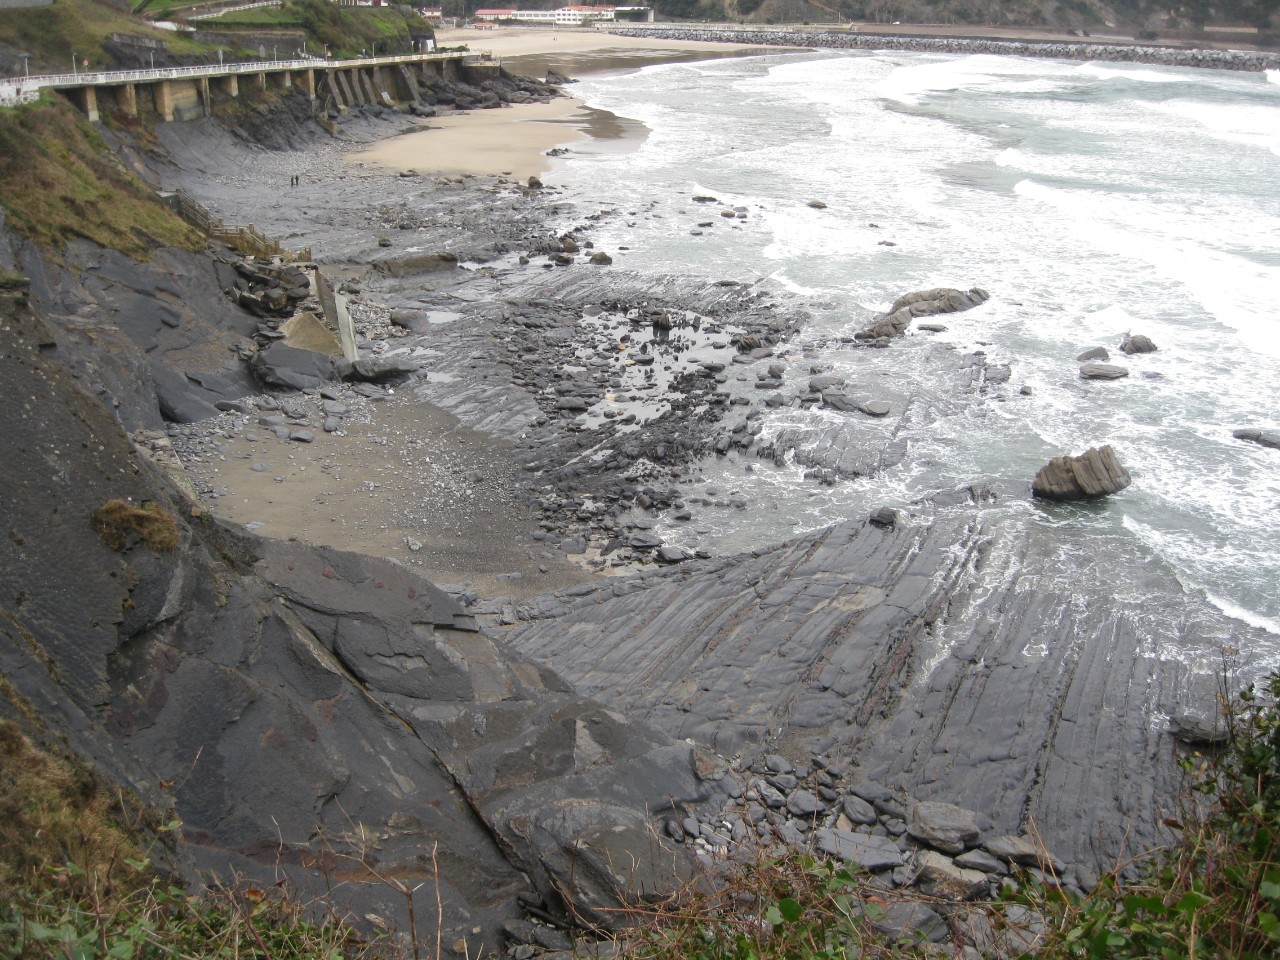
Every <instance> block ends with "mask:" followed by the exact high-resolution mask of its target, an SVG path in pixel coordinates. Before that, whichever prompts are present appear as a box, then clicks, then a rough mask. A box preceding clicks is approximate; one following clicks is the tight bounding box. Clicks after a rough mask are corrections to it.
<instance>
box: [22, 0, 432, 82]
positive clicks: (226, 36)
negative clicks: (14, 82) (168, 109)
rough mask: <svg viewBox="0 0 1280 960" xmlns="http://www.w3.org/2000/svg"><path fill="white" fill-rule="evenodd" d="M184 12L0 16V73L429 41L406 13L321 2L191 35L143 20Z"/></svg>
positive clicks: (392, 49) (395, 47) (106, 1)
mask: <svg viewBox="0 0 1280 960" xmlns="http://www.w3.org/2000/svg"><path fill="white" fill-rule="evenodd" d="M187 6H189V5H166V6H164V7H160V8H155V7H149V8H147V9H145V10H142V12H141V13H134V12H132V11H131V9H130V7H129V5H128V4H125V3H117V2H113V0H55V2H54V3H51V4H50V5H48V6H44V7H32V8H28V9H17V10H5V11H4V13H3V15H0V71H3V72H4V73H5V74H8V75H10V76H17V75H21V74H22V72H23V70H24V69H26V70H27V72H29V73H33V74H35V73H59V72H63V73H65V72H68V71H70V69H71V67H72V63H73V62H75V63H76V64H77V65H78V66H79V67H80V68H85V67H86V66H87V67H88V68H90V69H128V68H133V67H140V66H151V65H153V64H154V65H155V66H177V65H182V64H194V63H216V62H217V60H218V55H219V50H221V51H222V55H223V57H224V58H227V59H256V58H259V57H260V56H262V55H264V53H269V52H270V50H269V49H268V45H269V44H270V43H271V38H273V37H278V38H279V40H280V50H281V53H282V55H283V53H284V51H285V49H288V50H289V51H292V50H293V49H294V48H296V47H300V46H301V45H302V42H303V41H304V40H305V41H306V44H307V47H308V48H309V49H311V50H314V51H317V52H319V51H321V50H323V49H324V48H325V46H326V45H327V46H328V47H329V51H330V53H331V54H332V55H333V56H335V57H346V56H358V55H359V54H360V51H361V50H362V49H373V48H374V45H375V44H376V45H377V46H376V49H377V50H378V51H379V52H384V53H408V52H410V51H411V50H413V49H415V46H416V44H417V43H418V42H419V41H421V40H424V39H427V38H429V37H430V36H431V35H432V32H431V27H430V25H429V24H428V23H427V22H426V20H424V19H423V18H422V17H420V16H418V15H416V14H415V13H413V12H412V11H411V10H410V8H408V7H339V6H337V5H336V4H331V3H326V2H325V0H288V2H287V3H285V4H284V6H282V7H277V8H259V9H256V10H248V11H240V12H238V13H235V14H230V15H227V16H225V17H222V18H217V19H211V20H202V21H199V22H198V28H199V29H198V30H196V31H195V32H194V33H183V32H175V31H172V30H164V29H160V28H158V27H156V26H154V25H153V24H152V23H151V21H150V20H149V19H147V18H148V17H156V16H160V15H163V16H165V17H170V18H172V19H175V20H179V21H180V20H181V19H182V13H183V10H184V9H186V8H187ZM133 9H134V10H141V9H142V8H141V6H135V7H134V8H133ZM286 44H287V48H286ZM24 55H26V56H25V61H26V62H25V65H24Z"/></svg>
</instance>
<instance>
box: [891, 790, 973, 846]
mask: <svg viewBox="0 0 1280 960" xmlns="http://www.w3.org/2000/svg"><path fill="white" fill-rule="evenodd" d="M907 833H909V834H910V835H911V836H912V837H914V838H915V839H916V840H919V841H920V842H921V843H923V844H925V845H926V846H929V847H934V848H935V849H938V850H942V851H943V852H945V853H963V852H964V849H965V847H967V846H969V845H970V844H972V843H973V842H975V841H976V840H977V839H978V835H979V830H978V816H977V814H975V813H974V812H973V811H972V810H965V809H964V808H963V807H957V806H955V805H954V804H950V803H938V802H936V801H933V800H924V801H921V802H920V803H917V804H916V805H915V806H914V807H912V809H911V820H910V821H909V822H908V823H907Z"/></svg>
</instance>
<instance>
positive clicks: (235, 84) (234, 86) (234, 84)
mask: <svg viewBox="0 0 1280 960" xmlns="http://www.w3.org/2000/svg"><path fill="white" fill-rule="evenodd" d="M222 89H223V90H224V91H226V94H227V96H229V97H238V96H240V76H239V74H235V73H229V74H227V75H226V76H225V77H223V78H222Z"/></svg>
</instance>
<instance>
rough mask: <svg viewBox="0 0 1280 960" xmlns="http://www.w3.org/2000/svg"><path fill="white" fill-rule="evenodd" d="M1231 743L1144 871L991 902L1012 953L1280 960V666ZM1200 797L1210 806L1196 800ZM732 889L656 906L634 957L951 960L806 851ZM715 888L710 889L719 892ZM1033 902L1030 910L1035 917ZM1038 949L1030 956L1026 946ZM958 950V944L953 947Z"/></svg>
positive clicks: (1239, 717) (1027, 882)
mask: <svg viewBox="0 0 1280 960" xmlns="http://www.w3.org/2000/svg"><path fill="white" fill-rule="evenodd" d="M1227 716H1228V721H1229V730H1230V741H1229V743H1228V745H1227V746H1226V747H1225V748H1223V749H1222V750H1221V751H1219V752H1217V753H1215V754H1213V755H1204V754H1199V753H1197V754H1193V755H1190V756H1188V757H1186V758H1184V760H1183V761H1182V765H1183V768H1184V770H1185V771H1186V772H1187V773H1188V775H1189V777H1190V780H1189V784H1190V796H1189V798H1188V807H1189V810H1188V814H1187V816H1186V817H1184V818H1183V819H1182V820H1180V821H1175V820H1170V821H1167V824H1168V826H1170V828H1171V829H1173V830H1175V831H1176V834H1177V837H1176V839H1175V841H1174V842H1173V843H1171V844H1170V845H1169V847H1168V848H1167V849H1164V850H1161V851H1157V852H1155V853H1154V854H1152V855H1151V857H1150V860H1149V862H1148V865H1147V868H1146V871H1145V875H1144V877H1143V879H1142V880H1140V881H1138V882H1133V883H1122V882H1121V881H1119V880H1118V879H1117V878H1116V876H1115V875H1110V876H1108V877H1106V878H1104V879H1103V880H1102V882H1101V883H1099V884H1098V886H1097V887H1096V888H1095V889H1094V890H1093V892H1092V893H1090V894H1089V895H1088V896H1086V897H1078V896H1071V895H1068V894H1065V893H1063V892H1061V891H1060V890H1057V889H1056V888H1054V887H1051V886H1049V885H1044V884H1040V883H1037V882H1036V881H1035V880H1034V879H1032V878H1031V877H1030V876H1027V875H1024V876H1021V877H1019V878H1018V884H1017V885H1016V886H1010V887H1008V888H1007V891H1006V896H1005V898H1004V899H1003V900H1001V901H999V902H996V903H992V904H986V905H980V904H970V905H967V906H968V907H971V908H972V909H975V910H985V911H986V912H987V913H988V916H989V918H990V920H991V926H992V929H994V930H997V931H1000V930H1002V929H1003V930H1005V931H1009V932H1017V928H1018V925H1017V923H1010V922H1009V918H1010V916H1014V917H1021V918H1023V920H1022V921H1021V922H1024V923H1025V918H1027V917H1033V918H1035V920H1036V922H1035V923H1034V929H1033V928H1032V926H1031V925H1027V927H1026V928H1025V929H1024V930H1023V931H1022V936H1021V937H1020V938H1019V940H1016V941H1015V940H1008V939H1006V944H1008V945H1013V944H1016V945H1017V949H1013V950H1007V951H1006V954H1007V955H1010V956H1019V957H1023V958H1028V960H1030V958H1037V960H1147V958H1153V960H1175V958H1178V960H1180V958H1196V957H1203V958H1211V957H1212V958H1215V960H1274V958H1277V957H1280V675H1276V674H1273V675H1272V676H1271V677H1270V678H1269V680H1268V681H1267V683H1266V686H1265V689H1264V691H1263V693H1261V694H1259V693H1258V692H1257V691H1256V690H1254V689H1253V688H1252V687H1251V688H1249V689H1247V690H1245V691H1244V692H1243V693H1242V694H1241V695H1240V697H1239V699H1238V701H1237V702H1236V703H1235V704H1233V705H1232V708H1231V709H1230V710H1229V711H1228V712H1227ZM1197 798H1199V799H1200V800H1201V801H1204V802H1200V803H1197V802H1196V801H1197ZM724 879H725V882H724V883H722V884H718V885H714V886H713V887H711V885H703V886H695V887H692V888H691V891H690V892H689V893H688V894H687V895H686V896H683V897H681V898H678V899H676V900H674V901H673V902H671V903H669V904H666V905H664V906H662V907H661V908H659V909H658V910H655V911H653V912H652V913H650V914H646V915H643V917H642V919H643V927H642V932H641V933H639V934H638V935H635V936H633V937H632V938H631V940H630V941H629V943H628V945H627V950H626V952H627V953H628V954H629V955H631V956H635V957H637V958H640V960H843V958H846V957H855V956H856V957H860V958H877V957H895V958H906V957H917V956H924V955H926V951H927V950H932V951H934V952H932V953H929V954H928V955H931V956H937V955H939V954H938V953H937V952H936V951H937V948H936V947H932V948H926V947H924V946H919V947H917V946H916V945H912V944H905V945H904V944H897V945H892V944H887V943H885V942H884V940H883V939H882V938H881V937H880V936H879V935H878V934H877V932H876V930H875V926H876V922H877V920H878V919H880V918H881V917H883V916H884V909H885V908H884V906H883V904H884V900H882V899H881V895H882V894H883V892H884V891H883V890H882V889H881V888H879V887H878V886H877V885H876V884H875V883H874V882H873V881H872V880H871V879H870V877H868V876H866V875H865V874H859V873H857V872H855V871H852V870H849V869H848V868H846V867H842V866H840V865H838V864H832V863H828V862H821V861H816V860H814V859H812V858H810V857H807V856H802V855H792V856H789V857H786V858H783V859H767V858H765V859H757V860H755V861H749V862H746V863H742V864H739V865H737V866H736V867H734V868H733V872H732V873H730V874H729V875H728V876H727V877H726V878H724ZM707 887H711V889H710V892H709V890H708V889H707ZM1027 910H1030V911H1031V912H1030V913H1028V912H1027ZM1021 950H1025V952H1019V951H1021ZM948 955H949V952H948Z"/></svg>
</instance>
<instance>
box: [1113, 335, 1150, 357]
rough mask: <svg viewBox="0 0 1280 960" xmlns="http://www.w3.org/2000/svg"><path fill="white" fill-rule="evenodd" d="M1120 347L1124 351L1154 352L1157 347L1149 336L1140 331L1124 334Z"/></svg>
mask: <svg viewBox="0 0 1280 960" xmlns="http://www.w3.org/2000/svg"><path fill="white" fill-rule="evenodd" d="M1120 349H1121V350H1122V351H1123V352H1125V353H1155V352H1156V350H1157V349H1158V348H1157V347H1156V345H1155V342H1154V341H1152V339H1151V338H1150V337H1148V336H1145V335H1143V334H1141V333H1131V334H1128V335H1126V336H1125V338H1124V342H1123V343H1121V344H1120Z"/></svg>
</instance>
